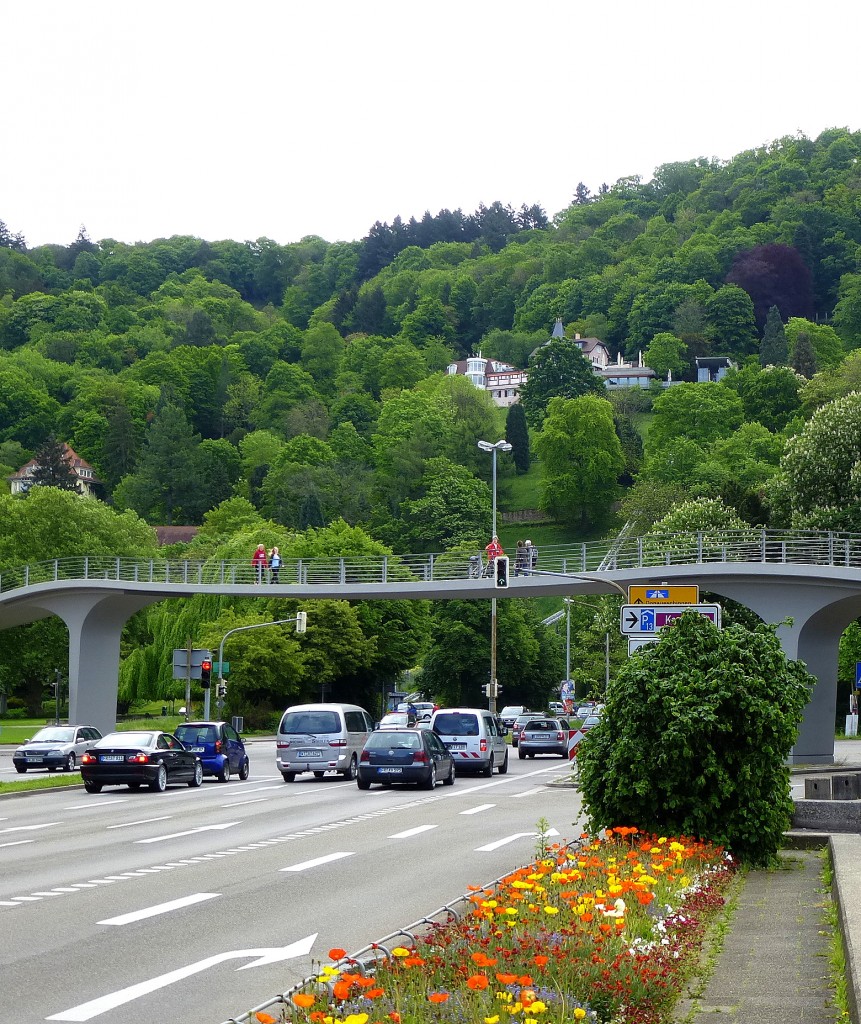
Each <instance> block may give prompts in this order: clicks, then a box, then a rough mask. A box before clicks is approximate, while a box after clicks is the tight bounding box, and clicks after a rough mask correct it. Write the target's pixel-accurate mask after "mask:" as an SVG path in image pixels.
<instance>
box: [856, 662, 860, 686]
mask: <svg viewBox="0 0 861 1024" xmlns="http://www.w3.org/2000/svg"><path fill="white" fill-rule="evenodd" d="M855 689H856V690H861V661H856V662H855Z"/></svg>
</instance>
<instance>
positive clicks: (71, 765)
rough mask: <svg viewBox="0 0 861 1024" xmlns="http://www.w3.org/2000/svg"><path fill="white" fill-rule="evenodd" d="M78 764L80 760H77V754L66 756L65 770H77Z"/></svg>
mask: <svg viewBox="0 0 861 1024" xmlns="http://www.w3.org/2000/svg"><path fill="white" fill-rule="evenodd" d="M77 764H78V762H77V760H76V758H75V755H74V754H69V756H68V757H67V758H66V764H65V770H66V771H67V772H73V771H74V770H75V768H76V766H77Z"/></svg>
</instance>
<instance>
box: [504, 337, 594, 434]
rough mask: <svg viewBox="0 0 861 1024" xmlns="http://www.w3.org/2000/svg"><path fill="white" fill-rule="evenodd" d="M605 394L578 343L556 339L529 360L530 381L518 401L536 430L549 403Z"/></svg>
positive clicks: (522, 390) (525, 385) (524, 386)
mask: <svg viewBox="0 0 861 1024" xmlns="http://www.w3.org/2000/svg"><path fill="white" fill-rule="evenodd" d="M604 392H605V388H604V382H603V381H602V380H601V378H600V377H599V376H597V374H596V373H595V372H594V370H593V369H592V364H591V362H590V361H589V360H588V359H587V358H586V356H584V355H583V353H582V352H581V351H580V348H579V346H578V345H577V343H576V342H574V341H568V340H567V338H559V339H557V340H554V341H551V342H548V344H546V345H542V347H541V348H539V349H538V351H537V352H536V353H535V355H534V356H533V357H532V359H531V360H530V363H529V379H528V380H527V381H526V383H525V384H524V385H523V387H522V388H521V392H520V401H521V403H522V405H523V411H524V413H525V414H526V420H527V422H528V423H529V424H530V426H533V427H539V426H540V425H541V422H542V420H543V419H544V416H545V414H546V412H547V407H548V404H549V402H550V401H551V399H553V398H579V397H580V396H581V395H588V394H594V395H602V394H604Z"/></svg>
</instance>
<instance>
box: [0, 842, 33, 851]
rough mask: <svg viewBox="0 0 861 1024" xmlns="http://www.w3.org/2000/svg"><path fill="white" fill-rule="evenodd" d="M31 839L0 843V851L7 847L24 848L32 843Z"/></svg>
mask: <svg viewBox="0 0 861 1024" xmlns="http://www.w3.org/2000/svg"><path fill="white" fill-rule="evenodd" d="M32 842H33V840H32V839H16V840H15V841H14V842H11V843H0V850H4V849H5V848H6V847H7V846H26V845H27V843H32Z"/></svg>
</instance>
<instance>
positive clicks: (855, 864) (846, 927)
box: [829, 834, 861, 1024]
mask: <svg viewBox="0 0 861 1024" xmlns="http://www.w3.org/2000/svg"><path fill="white" fill-rule="evenodd" d="M829 849H830V853H831V864H832V868H833V872H834V883H833V887H834V896H835V899H836V901H837V909H838V915H839V918H838V919H839V921H840V933H841V935H842V937H843V952H844V956H845V959H846V998H847V1000H848V1002H849V1016H850V1018H851V1020H852V1022H853V1024H861V988H859V986H861V900H859V899H858V895H857V894H858V891H859V886H861V835H846V834H839V835H831V836H829Z"/></svg>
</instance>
